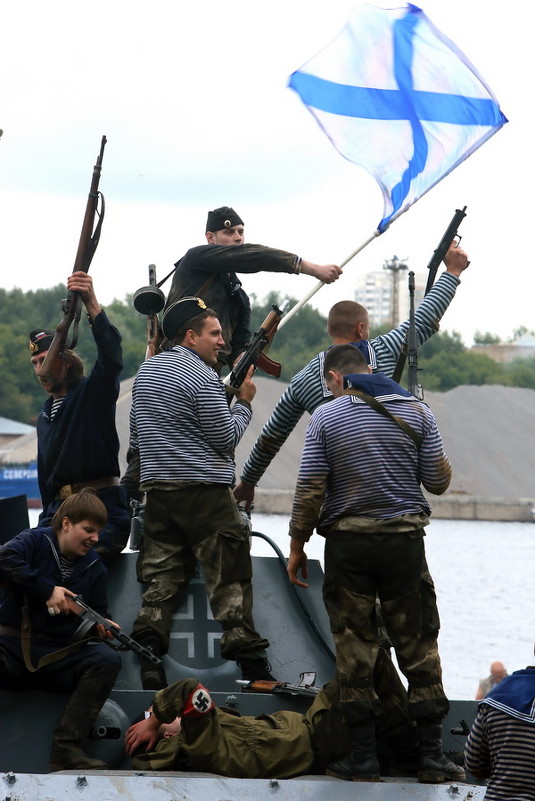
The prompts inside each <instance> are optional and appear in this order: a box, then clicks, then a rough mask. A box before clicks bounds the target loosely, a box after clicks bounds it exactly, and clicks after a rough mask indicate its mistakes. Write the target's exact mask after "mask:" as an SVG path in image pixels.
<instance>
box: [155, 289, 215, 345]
mask: <svg viewBox="0 0 535 801" xmlns="http://www.w3.org/2000/svg"><path fill="white" fill-rule="evenodd" d="M206 308H207V306H206V303H205V302H204V300H201V299H200V298H193V297H191V298H180V300H177V301H175V303H171V305H170V306H169V308H168V309H167V310H166V311H165V312H164V315H163V319H162V331H163V333H164V335H165V336H166V337H167V339H174V337H175V335H176V332H177V331H178V330H179V329H180V328H182V326H183V325H184V323H187V322H188V320H191V318H192V317H196V316H197V315H198V314H200V313H201V312H202V311H204V310H205V309H206Z"/></svg>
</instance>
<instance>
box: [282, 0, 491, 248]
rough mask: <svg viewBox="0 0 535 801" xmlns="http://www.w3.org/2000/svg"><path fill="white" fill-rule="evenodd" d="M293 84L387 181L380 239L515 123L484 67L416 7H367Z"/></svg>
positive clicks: (345, 149)
mask: <svg viewBox="0 0 535 801" xmlns="http://www.w3.org/2000/svg"><path fill="white" fill-rule="evenodd" d="M289 86H290V87H291V88H292V89H294V90H295V91H296V92H297V94H298V95H299V96H300V97H301V100H302V101H303V103H304V104H305V105H306V106H307V108H308V109H309V111H310V112H311V113H312V114H313V115H314V117H315V118H316V120H317V122H318V123H319V124H320V126H321V127H322V129H323V130H324V132H325V133H326V134H327V136H328V137H329V139H330V140H331V142H332V143H333V145H334V146H335V147H336V149H337V150H338V151H339V152H340V153H341V155H342V156H344V157H345V158H347V159H348V160H349V161H351V162H353V163H355V164H358V165H359V166H361V167H363V168H364V169H365V170H367V171H368V172H369V173H370V174H371V175H373V177H374V178H375V179H376V181H377V182H378V184H379V186H380V187H381V190H382V193H383V200H384V211H383V219H382V220H381V221H380V223H379V225H378V231H379V232H380V233H382V232H383V231H385V230H386V228H388V226H389V224H390V223H391V222H392V221H393V220H395V219H396V218H397V217H398V216H399V215H400V214H402V213H403V212H404V211H406V210H407V209H408V208H409V207H410V206H411V205H412V204H413V203H415V202H416V201H417V200H418V199H419V198H420V197H421V196H422V195H423V194H425V192H427V191H428V190H429V189H431V188H432V187H433V186H435V184H437V183H438V182H439V181H440V180H441V179H442V178H444V177H445V176H446V175H448V174H449V173H450V172H452V170H454V169H455V167H457V166H458V165H459V164H460V163H461V162H462V161H464V160H465V159H466V158H467V157H468V156H469V155H471V153H473V152H474V151H475V150H477V148H478V147H480V146H481V145H482V144H483V143H484V142H486V140H487V139H488V138H489V137H490V136H492V135H493V134H494V133H496V131H498V130H499V129H500V128H501V127H502V126H503V125H504V124H505V123H506V122H507V119H506V117H505V116H504V115H503V113H502V112H501V110H500V107H499V105H498V101H497V100H496V98H495V96H494V95H493V93H492V91H491V90H490V88H489V87H488V86H487V84H486V83H485V81H484V80H483V78H482V77H481V76H480V75H479V73H478V72H477V70H476V69H475V67H474V66H473V65H472V64H471V63H470V61H469V60H468V59H467V58H466V56H465V55H464V54H463V53H462V52H461V51H460V50H459V48H457V47H456V45H455V44H454V43H453V42H452V41H451V40H450V39H448V38H447V37H446V36H444V34H442V33H441V32H440V31H439V30H438V29H437V28H436V27H435V26H434V25H433V23H432V22H431V21H430V20H429V19H428V18H427V17H426V15H425V14H424V12H423V11H422V10H421V9H420V8H418V7H417V6H414V5H408V6H405V7H402V8H395V9H385V8H379V7H377V6H372V5H368V4H366V5H362V6H360V7H358V8H357V9H355V11H354V13H353V15H352V16H351V18H350V20H349V22H348V23H347V24H346V25H345V27H344V28H343V29H342V31H341V32H340V34H339V35H338V36H337V37H336V38H335V39H334V40H333V41H332V42H331V43H330V44H329V45H328V46H327V47H326V48H325V49H324V50H322V51H321V52H320V53H318V54H317V55H316V56H314V57H313V58H312V59H311V60H310V61H308V62H306V63H305V64H304V65H303V66H302V67H301V68H300V69H299V70H297V71H296V72H294V73H293V74H292V75H291V77H290V80H289Z"/></svg>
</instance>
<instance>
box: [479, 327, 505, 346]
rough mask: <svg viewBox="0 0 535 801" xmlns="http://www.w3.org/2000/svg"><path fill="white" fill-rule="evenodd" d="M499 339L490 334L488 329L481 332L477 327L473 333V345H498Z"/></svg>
mask: <svg viewBox="0 0 535 801" xmlns="http://www.w3.org/2000/svg"><path fill="white" fill-rule="evenodd" d="M500 342H501V339H500V337H499V336H496V334H491V333H490V331H485V333H484V334H483V333H482V332H481V331H479V329H478V330H477V331H476V332H475V334H474V345H499V344H500Z"/></svg>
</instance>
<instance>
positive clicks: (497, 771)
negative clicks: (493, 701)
mask: <svg viewBox="0 0 535 801" xmlns="http://www.w3.org/2000/svg"><path fill="white" fill-rule="evenodd" d="M464 760H465V765H466V768H467V770H469V771H470V772H471V773H473V774H474V775H475V776H478V777H484V776H490V778H489V782H488V787H487V792H486V794H485V801H535V723H534V722H533V721H531V722H528V721H525V720H518V719H517V718H515V717H512V716H511V715H509V714H507V713H505V712H502V711H500V710H499V709H495V708H493V707H491V706H488V705H487V704H485V703H484V702H483V703H481V704H480V706H479V710H478V713H477V716H476V719H475V721H474V724H473V726H472V729H471V731H470V734H469V735H468V738H467V741H466V745H465V749H464Z"/></svg>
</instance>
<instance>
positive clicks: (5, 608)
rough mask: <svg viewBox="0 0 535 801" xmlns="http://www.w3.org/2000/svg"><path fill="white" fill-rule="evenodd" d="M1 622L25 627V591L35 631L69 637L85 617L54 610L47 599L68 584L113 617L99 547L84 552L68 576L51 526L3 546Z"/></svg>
mask: <svg viewBox="0 0 535 801" xmlns="http://www.w3.org/2000/svg"><path fill="white" fill-rule="evenodd" d="M0 584H4V586H0V624H2V625H4V626H10V627H11V628H14V629H17V630H20V626H21V620H22V605H23V598H24V594H26V595H27V597H28V602H29V606H30V621H31V626H32V633H39V634H42V635H45V636H46V638H47V639H48V638H51V639H54V640H59V641H64V642H65V643H68V642H69V641H70V640H71V638H72V635H73V634H74V632H75V631H76V629H77V628H78V626H79V625H80V623H81V620H80V618H79V617H78V616H77V615H74V614H69V615H65V614H61V615H55V616H51V615H50V614H49V613H48V608H47V606H46V601H47V600H48V599H49V598H50V595H51V594H52V590H53V589H54V587H56V586H59V587H65V588H66V589H69V590H72V592H73V593H75V594H76V595H82V597H83V599H84V601H85V602H86V603H87V604H89V606H90V607H92V608H93V609H94V610H95V611H96V612H98V613H99V614H101V615H104V617H108V616H109V615H108V611H107V598H106V568H105V567H104V565H103V564H102V562H101V560H100V557H99V556H98V554H96V553H95V552H94V551H89V553H87V554H86V555H85V556H81V557H79V559H78V560H77V562H76V565H75V567H74V570H73V572H72V574H71V575H70V577H69V578H68V579H62V578H61V571H60V561H59V545H58V540H57V538H56V535H55V533H54V531H53V529H52V528H31V529H27V530H26V531H22V532H21V533H20V534H17V536H16V537H14V538H13V539H12V540H10V541H9V542H7V543H6V544H5V545H2V546H1V547H0Z"/></svg>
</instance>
